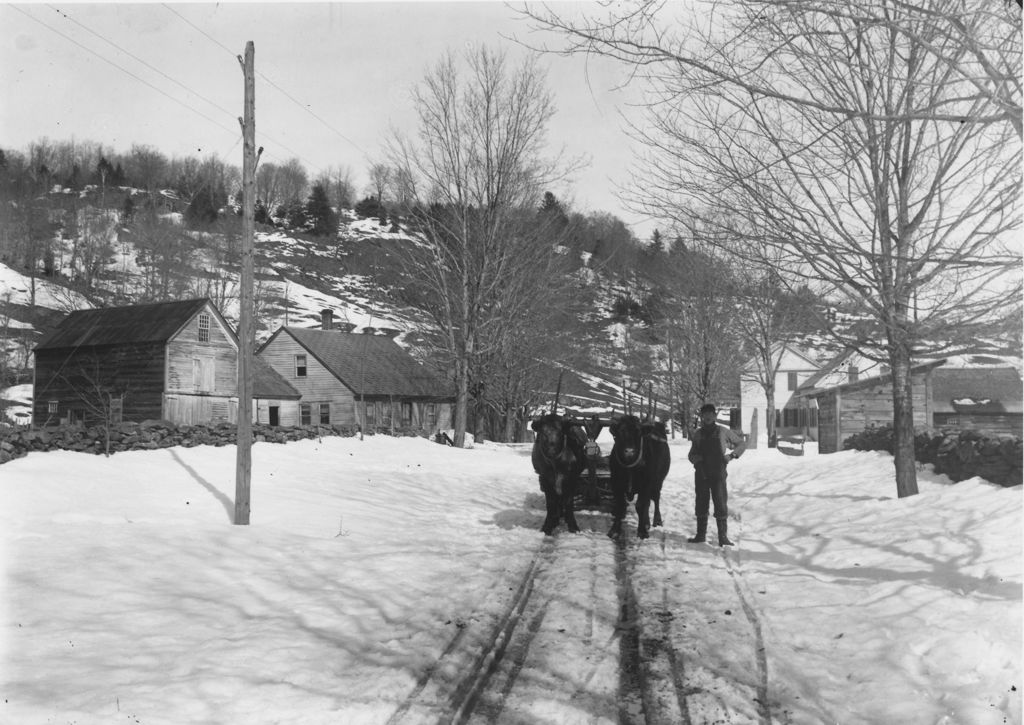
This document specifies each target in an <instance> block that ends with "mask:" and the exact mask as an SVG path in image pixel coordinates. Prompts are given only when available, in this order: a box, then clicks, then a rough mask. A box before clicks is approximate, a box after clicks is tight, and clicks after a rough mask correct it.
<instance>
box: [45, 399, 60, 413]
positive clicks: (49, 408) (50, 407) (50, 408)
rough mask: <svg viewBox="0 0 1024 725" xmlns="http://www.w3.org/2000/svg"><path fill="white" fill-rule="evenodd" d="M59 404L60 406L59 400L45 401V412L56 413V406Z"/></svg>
mask: <svg viewBox="0 0 1024 725" xmlns="http://www.w3.org/2000/svg"><path fill="white" fill-rule="evenodd" d="M59 406H60V401H59V400H50V401H47V403H46V412H47V413H56V412H57V408H58V407H59Z"/></svg>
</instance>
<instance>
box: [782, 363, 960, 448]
mask: <svg viewBox="0 0 1024 725" xmlns="http://www.w3.org/2000/svg"><path fill="white" fill-rule="evenodd" d="M944 362H945V360H938V361H935V362H930V363H926V364H923V365H917V366H915V367H914V368H912V369H911V381H912V405H913V406H914V426H915V427H919V428H926V427H928V426H930V425H931V420H932V375H933V372H934V370H935V368H937V367H939V366H940V365H942V364H943V363H944ZM798 396H799V397H800V398H801V399H803V400H804V401H806V402H807V404H808V405H816V406H817V408H818V430H817V439H818V452H819V453H835V452H837V451H841V450H842V449H843V441H844V440H846V439H847V438H849V437H850V436H852V435H854V434H855V433H860V432H862V431H863V430H864V429H866V428H872V427H881V426H887V425H892V418H893V401H892V374H891V373H885V374H883V375H878V376H875V377H871V378H864V379H860V380H856V381H854V382H848V383H844V384H841V385H833V386H830V387H825V388H806V389H802V390H800V391H799V392H798ZM812 437H813V435H812Z"/></svg>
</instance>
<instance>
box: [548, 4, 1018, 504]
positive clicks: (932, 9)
mask: <svg viewBox="0 0 1024 725" xmlns="http://www.w3.org/2000/svg"><path fill="white" fill-rule="evenodd" d="M920 6H921V7H920V8H918V7H916V6H914V5H913V4H910V3H906V2H902V1H901V0H886V1H885V2H870V3H869V2H854V3H848V2H844V3H839V2H828V1H823V2H810V1H809V0H808V1H807V2H799V1H797V0H793V1H792V2H787V1H786V0H772V1H768V0H765V1H763V2H750V3H744V4H742V5H737V6H729V7H728V8H724V9H723V8H722V7H721V6H717V5H715V6H709V7H711V8H712V10H713V12H710V14H708V15H705V16H701V15H698V14H697V13H694V16H693V17H694V18H699V19H700V21H701V22H703V23H704V25H703V26H698V25H697V22H698V21H697V20H695V21H693V23H692V24H691V26H690V27H689V28H688V30H689V31H692V32H691V34H690V35H689V36H687V37H686V39H685V40H686V42H682V39H681V38H680V37H679V36H678V35H677V34H676V33H674V32H672V30H671V26H670V25H669V24H668V23H667V22H666V21H665V18H664V17H663V16H662V11H664V10H666V9H671V4H663V3H641V4H639V5H637V6H636V10H635V12H633V13H631V14H625V15H618V16H616V17H613V18H611V19H604V20H599V21H596V22H587V23H581V22H576V21H572V22H564V21H561V20H560V19H557V18H552V17H550V16H548V17H547V18H542V20H545V22H546V23H547V25H548V27H554V28H558V29H561V30H563V31H564V32H566V33H567V34H568V35H567V37H569V38H570V39H571V44H572V47H571V48H570V50H573V49H590V50H593V51H596V52H599V53H603V54H607V55H611V56H613V57H618V58H621V59H623V60H626V61H628V62H631V63H634V64H636V66H637V69H638V74H640V75H643V76H644V77H645V78H646V79H647V80H649V81H650V82H651V86H650V87H651V89H652V91H653V92H654V93H656V94H657V95H656V96H652V97H651V106H650V110H651V113H650V114H649V118H648V120H649V122H650V123H649V125H648V126H646V127H643V128H641V127H635V128H634V131H635V132H636V133H637V135H638V137H639V138H640V139H641V141H642V142H643V143H645V144H646V145H647V148H649V149H650V151H651V153H650V154H649V157H648V158H647V159H646V162H647V164H646V170H645V173H644V174H643V178H644V179H645V181H646V185H645V187H644V188H645V191H646V192H647V196H646V198H645V199H644V200H642V203H643V204H644V205H645V206H646V207H647V209H648V210H649V211H652V210H657V211H658V212H659V213H660V214H662V215H663V216H667V217H669V218H674V219H677V220H679V221H681V222H686V223H689V222H690V221H692V219H693V218H694V217H697V218H701V219H704V220H706V221H707V222H709V223H713V222H714V221H715V220H716V219H725V218H735V217H736V216H739V217H741V218H742V225H738V226H736V227H735V228H730V229H728V230H727V231H728V232H730V235H729V236H730V237H731V239H732V240H734V242H733V243H730V246H731V248H732V249H733V251H735V252H737V253H739V254H744V255H749V254H750V249H751V247H750V245H749V244H748V242H749V241H750V235H749V234H748V231H749V230H759V231H758V236H759V237H763V238H767V239H768V240H769V241H770V242H771V243H772V244H773V245H774V249H775V250H776V251H777V252H778V253H779V260H780V262H781V264H782V265H784V267H785V268H786V269H788V270H790V271H795V272H799V273H800V274H802V275H803V276H804V277H805V279H806V280H808V281H809V282H811V283H815V284H819V283H820V284H822V285H825V284H828V285H830V286H831V287H832V288H833V289H834V290H835V293H836V294H837V295H839V296H841V297H843V298H846V299H848V300H851V301H853V302H854V303H855V304H856V306H857V307H858V308H859V311H860V312H862V313H863V314H865V315H868V316H869V317H870V319H871V320H873V322H874V341H875V342H877V345H875V346H871V347H865V346H864V345H860V346H859V348H858V349H860V351H861V352H862V353H863V354H865V355H867V356H869V357H873V358H874V359H878V360H880V361H881V362H884V363H886V364H888V365H889V366H890V368H891V370H892V373H893V418H894V428H895V435H896V446H895V448H896V450H895V456H894V463H895V467H896V488H897V493H898V495H899V496H907V495H912V494H915V493H916V492H917V481H916V468H915V463H914V449H913V433H914V430H913V406H912V399H911V373H910V369H911V365H912V361H913V360H914V359H915V358H920V357H921V356H923V355H926V354H929V353H937V352H939V350H941V349H942V348H943V347H944V346H948V344H949V336H950V332H951V331H954V330H957V329H962V328H964V327H967V326H972V325H976V324H978V323H979V322H982V321H984V320H986V319H989V318H991V317H993V316H994V315H995V314H996V313H997V312H998V310H999V309H1000V307H1001V306H1002V305H1004V304H1005V300H1006V299H1008V298H1011V299H1012V298H1014V297H1015V296H1019V295H1020V289H1021V283H1020V265H1021V260H1020V250H1019V247H1018V248H1015V246H1014V243H1013V241H1012V240H1013V235H1014V233H1015V231H1016V230H1017V229H1018V228H1019V221H1020V212H1019V201H1020V191H1021V188H1020V187H1021V183H1020V132H1019V129H1020V83H1019V77H1020V72H1019V70H1020V56H1021V53H1020V14H1019V10H1018V9H1017V8H1013V7H1012V6H1007V5H1006V4H1003V3H982V2H961V1H959V0H932V1H931V2H926V3H921V4H920ZM950 27H952V28H953V29H952V30H951V29H950ZM968 37H969V38H973V39H974V40H975V41H977V42H970V43H968V42H966V41H965V38H968ZM680 48H684V49H687V50H686V51H685V52H684V53H683V54H681V52H680V51H679V49H680ZM991 48H994V50H992V49H991ZM1011 77H1012V78H1013V80H1011ZM684 99H685V100H684ZM638 201H641V200H638ZM837 332H838V331H837ZM843 342H846V343H853V344H855V343H857V342H858V341H857V340H853V339H849V338H846V339H844V340H843Z"/></svg>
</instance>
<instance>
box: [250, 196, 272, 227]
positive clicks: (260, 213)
mask: <svg viewBox="0 0 1024 725" xmlns="http://www.w3.org/2000/svg"><path fill="white" fill-rule="evenodd" d="M253 218H254V219H255V221H256V223H257V224H273V223H274V220H273V219H271V218H270V212H269V211H267V205H266V204H264V203H263V200H262V199H257V200H256V205H255V208H254V210H253Z"/></svg>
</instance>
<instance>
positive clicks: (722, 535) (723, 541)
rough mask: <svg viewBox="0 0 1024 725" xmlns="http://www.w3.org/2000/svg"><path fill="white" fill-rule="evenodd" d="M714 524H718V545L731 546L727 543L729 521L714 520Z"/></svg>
mask: <svg viewBox="0 0 1024 725" xmlns="http://www.w3.org/2000/svg"><path fill="white" fill-rule="evenodd" d="M715 523H716V524H718V545H719V546H733V543H732V542H731V541H729V519H715Z"/></svg>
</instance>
